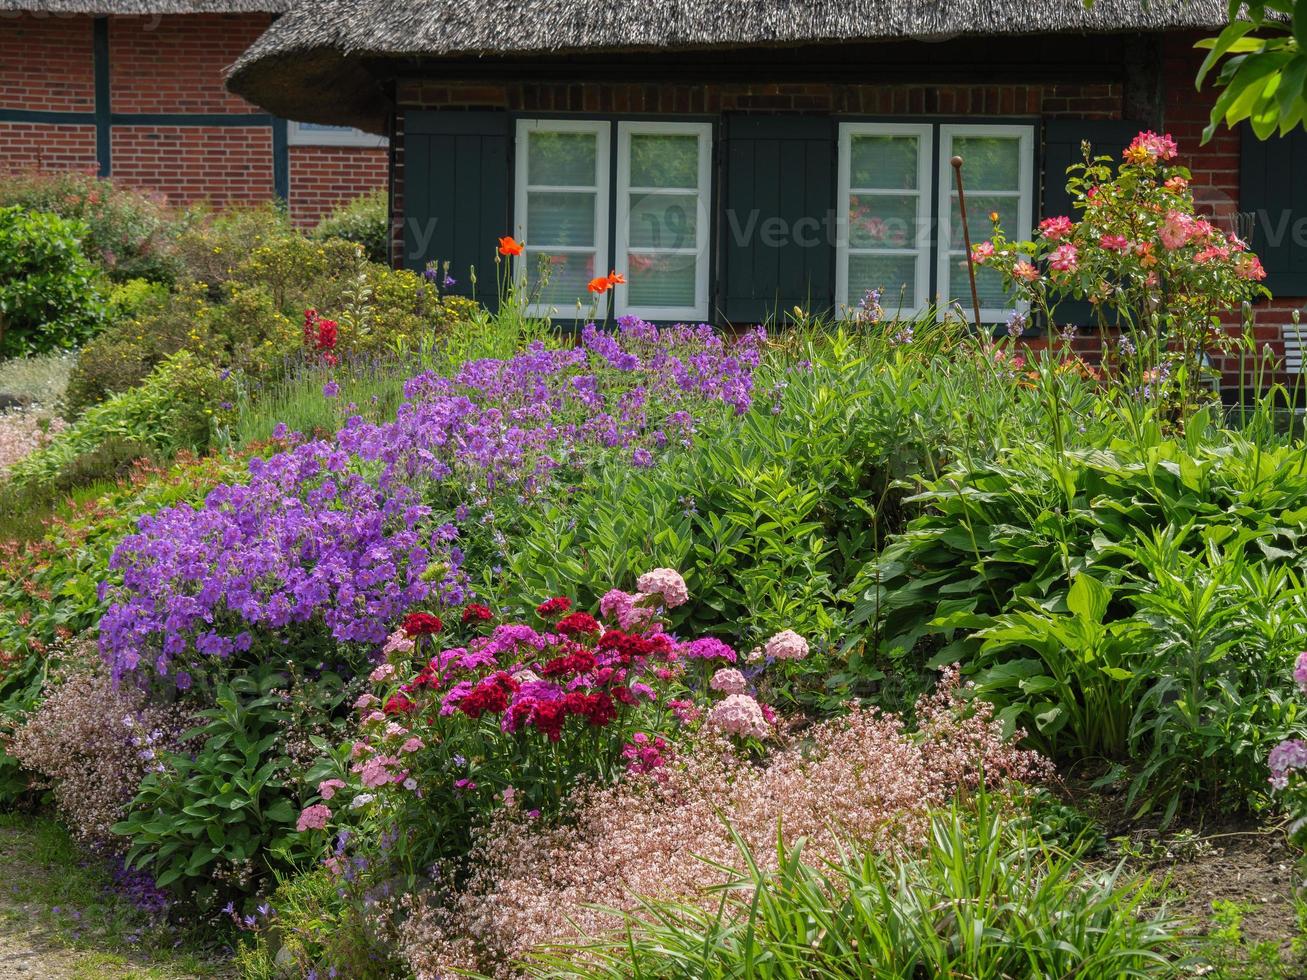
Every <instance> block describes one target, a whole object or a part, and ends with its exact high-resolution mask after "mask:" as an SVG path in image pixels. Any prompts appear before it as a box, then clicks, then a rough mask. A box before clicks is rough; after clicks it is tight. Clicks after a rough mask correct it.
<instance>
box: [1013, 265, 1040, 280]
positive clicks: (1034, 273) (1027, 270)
mask: <svg viewBox="0 0 1307 980" xmlns="http://www.w3.org/2000/svg"><path fill="white" fill-rule="evenodd" d="M1012 277H1013V278H1014V279H1022V280H1024V281H1026V282H1034V281H1035V280H1036V279H1038V278H1039V270H1038V269H1036V268H1035V267H1034V266H1033V265H1031V264H1030V263H1029V262H1025V261H1022V262H1018V263H1017V264H1016V265H1014V266H1013V267H1012Z"/></svg>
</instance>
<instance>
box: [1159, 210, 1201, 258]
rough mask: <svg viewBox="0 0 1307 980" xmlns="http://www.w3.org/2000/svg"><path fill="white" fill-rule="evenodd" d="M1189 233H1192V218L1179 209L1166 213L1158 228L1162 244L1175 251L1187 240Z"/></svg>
mask: <svg viewBox="0 0 1307 980" xmlns="http://www.w3.org/2000/svg"><path fill="white" fill-rule="evenodd" d="M1191 234H1193V218H1191V217H1189V215H1187V214H1182V213H1181V212H1179V211H1172V212H1170V213H1169V214H1167V216H1166V220H1165V221H1164V222H1162V227H1161V228H1160V229H1159V230H1158V236H1159V237H1160V238H1161V239H1162V244H1163V245H1164V246H1165V247H1166V248H1167V249H1169V250H1171V251H1175V250H1176V249H1177V248H1180V247H1181V246H1182V245H1184V243H1185V242H1187V241H1189V236H1190V235H1191Z"/></svg>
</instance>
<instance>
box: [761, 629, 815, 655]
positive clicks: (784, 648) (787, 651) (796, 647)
mask: <svg viewBox="0 0 1307 980" xmlns="http://www.w3.org/2000/svg"><path fill="white" fill-rule="evenodd" d="M763 651H764V652H765V653H766V654H767V656H769V657H771V658H772V659H773V660H803V659H804V658H805V657H807V656H808V641H807V640H805V639H804V638H803V637H801V636H800V635H799V634H798V633H796V632H794V630H781V632H779V633H777V634H776V635H775V636H773V637H772V638H771V639H770V640H768V641H767V642H766V644H764V645H763Z"/></svg>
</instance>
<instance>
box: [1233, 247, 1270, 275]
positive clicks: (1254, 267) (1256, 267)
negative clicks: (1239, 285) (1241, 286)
mask: <svg viewBox="0 0 1307 980" xmlns="http://www.w3.org/2000/svg"><path fill="white" fill-rule="evenodd" d="M1234 274H1235V275H1236V276H1238V277H1239V278H1241V279H1251V280H1253V281H1254V282H1261V281H1262V280H1263V279H1265V278H1266V270H1265V269H1263V268H1262V260H1261V259H1259V258H1258V257H1257V256H1255V255H1252V254H1249V253H1247V252H1245V253H1244V254H1243V255H1240V256H1239V257H1238V258H1236V259H1235V260H1234Z"/></svg>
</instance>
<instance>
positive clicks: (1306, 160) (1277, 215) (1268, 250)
mask: <svg viewBox="0 0 1307 980" xmlns="http://www.w3.org/2000/svg"><path fill="white" fill-rule="evenodd" d="M1239 210H1240V211H1242V212H1244V213H1245V214H1248V213H1251V215H1252V241H1251V242H1249V244H1250V245H1251V246H1252V250H1253V251H1254V252H1256V253H1257V255H1258V256H1259V257H1260V258H1261V260H1262V265H1263V266H1264V267H1265V269H1266V286H1267V288H1268V289H1270V290H1271V292H1273V293H1276V294H1277V295H1280V296H1307V132H1304V131H1303V130H1301V129H1299V130H1296V131H1294V132H1293V133H1290V134H1289V135H1288V136H1276V137H1272V138H1271V139H1268V140H1259V139H1258V138H1257V137H1256V135H1254V133H1253V131H1252V129H1251V128H1250V127H1247V126H1245V127H1244V129H1243V152H1242V154H1241V160H1240V165H1239ZM1299 222H1301V225H1300V224H1299Z"/></svg>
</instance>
